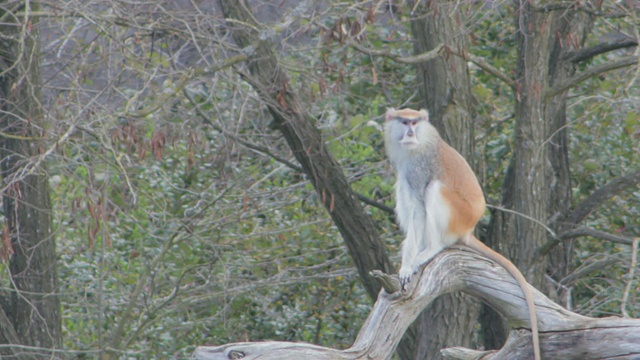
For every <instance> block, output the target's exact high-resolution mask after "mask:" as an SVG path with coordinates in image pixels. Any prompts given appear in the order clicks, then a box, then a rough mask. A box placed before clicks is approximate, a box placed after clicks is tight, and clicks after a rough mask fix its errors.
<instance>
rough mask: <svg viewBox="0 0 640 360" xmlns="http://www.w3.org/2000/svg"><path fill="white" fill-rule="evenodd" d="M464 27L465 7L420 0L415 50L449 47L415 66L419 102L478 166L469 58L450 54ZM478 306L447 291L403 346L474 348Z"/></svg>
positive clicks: (430, 353) (431, 351) (419, 350)
mask: <svg viewBox="0 0 640 360" xmlns="http://www.w3.org/2000/svg"><path fill="white" fill-rule="evenodd" d="M409 6H411V7H413V6H414V3H411V2H410V4H409ZM463 27H464V24H463V22H462V17H461V14H460V7H459V6H457V4H456V3H453V2H447V1H435V0H429V1H422V2H420V3H419V4H418V7H417V8H416V11H415V13H414V14H413V18H412V20H411V32H412V35H413V38H414V40H415V41H414V52H415V53H416V54H421V53H424V52H427V51H430V50H433V49H435V48H437V47H439V46H440V45H441V44H442V45H444V50H443V53H444V56H440V57H438V58H436V59H433V60H429V61H426V62H423V63H419V64H417V65H416V75H417V78H418V93H419V105H420V107H423V108H426V109H428V110H429V120H430V121H431V122H432V123H433V124H434V125H435V126H436V128H437V129H438V131H439V132H440V134H441V136H442V137H443V138H444V139H445V141H447V143H449V144H450V145H451V146H453V148H455V149H456V150H458V152H459V153H460V154H462V156H463V157H464V158H465V159H467V161H468V162H469V164H471V166H472V167H474V165H475V162H474V161H473V159H474V155H475V154H474V124H475V119H476V112H475V98H474V96H473V94H472V92H471V80H470V77H469V69H468V66H467V63H466V60H465V59H464V58H463V57H461V56H453V55H452V54H451V52H455V53H465V52H466V51H467V49H468V43H467V41H468V39H467V36H464V35H462V34H464V29H463ZM479 309H480V306H479V303H478V302H477V301H475V299H473V298H471V297H469V296H466V295H464V294H461V293H452V294H447V295H444V296H443V297H442V298H440V299H437V300H436V301H434V302H433V303H432V304H431V306H430V307H428V308H427V309H426V310H425V312H424V313H423V314H422V315H421V316H420V317H419V318H418V320H417V321H416V324H415V325H414V329H413V331H414V332H415V338H414V339H413V342H411V340H412V339H411V338H410V337H407V338H406V339H405V341H404V342H403V344H402V345H401V349H403V351H404V352H409V351H411V352H410V357H409V358H411V359H427V358H428V359H441V358H442V356H441V354H440V353H439V352H438V351H437V350H438V349H441V348H443V347H447V346H453V345H461V346H470V345H471V341H472V339H473V327H474V325H475V323H476V319H477V317H478V313H479ZM414 347H415V350H413V348H414ZM404 358H405V359H407V357H404Z"/></svg>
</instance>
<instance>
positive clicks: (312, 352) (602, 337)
mask: <svg viewBox="0 0 640 360" xmlns="http://www.w3.org/2000/svg"><path fill="white" fill-rule="evenodd" d="M390 279H391V280H390V282H391V283H393V276H391V277H390ZM391 287H392V288H393V284H392V285H391ZM532 290H533V295H534V297H535V303H536V308H537V313H538V323H539V326H540V330H541V332H540V343H541V347H542V355H543V357H544V358H546V359H569V360H571V359H575V360H578V359H580V360H584V359H607V358H609V359H612V358H616V359H632V358H638V357H639V356H640V320H638V319H622V318H617V317H616V318H613V317H612V318H603V319H595V318H588V317H584V316H581V315H578V314H575V313H572V312H570V311H568V310H566V309H564V308H562V307H561V306H559V305H557V304H556V303H554V302H552V301H551V300H549V299H548V298H547V297H546V296H544V295H543V294H542V293H540V292H539V291H537V290H535V289H532ZM453 291H464V292H467V293H469V294H471V295H474V296H477V297H480V298H482V299H483V300H484V301H486V302H487V303H489V305H490V306H491V307H493V308H494V309H497V310H498V311H499V312H500V313H502V315H504V316H505V317H506V318H507V319H508V320H509V324H511V327H512V329H514V330H512V332H511V334H510V337H509V339H508V341H507V343H506V344H505V346H504V347H503V348H502V349H500V350H499V351H482V352H480V351H476V350H468V349H462V348H455V349H444V350H442V352H443V354H444V355H445V356H446V357H448V358H450V359H472V358H473V359H476V358H478V357H477V356H478V355H483V356H484V357H483V359H530V358H533V347H532V341H531V332H530V331H529V327H530V323H529V317H528V312H527V306H526V303H525V300H524V296H523V294H522V291H521V289H520V287H519V286H518V284H517V283H516V282H515V280H513V278H511V276H510V275H508V273H507V272H506V271H505V270H504V269H503V268H502V267H500V266H498V265H497V264H495V263H493V262H491V261H489V260H488V259H486V258H484V257H483V256H481V255H479V254H477V253H475V252H472V251H471V250H469V249H467V248H452V249H447V250H445V251H443V252H442V253H440V254H439V255H437V256H436V257H435V258H434V259H433V260H432V261H431V262H430V263H428V264H427V265H426V267H425V268H424V269H423V271H422V274H421V276H420V277H419V278H418V279H417V282H416V283H415V284H414V287H413V288H411V289H410V290H409V291H407V292H406V293H400V292H394V293H392V294H388V293H386V292H385V291H384V290H383V291H381V292H380V295H379V296H378V300H377V302H376V303H375V305H374V307H373V309H372V311H371V313H370V314H369V317H368V319H367V320H366V321H365V323H364V324H363V326H362V328H361V329H360V333H359V334H358V337H357V338H356V340H355V342H354V344H353V345H352V346H351V347H350V348H348V349H345V350H336V349H331V348H326V347H321V346H317V345H311V344H304V343H291V342H276V341H269V342H261V343H251V342H246V343H235V344H226V345H222V346H216V347H207V346H203V347H199V348H197V349H196V351H195V352H194V354H193V356H192V359H197V360H222V359H240V358H242V359H258V358H259V359H261V360H269V359H274V360H288V359H308V360H314V359H334V360H335V359H338V360H339V359H390V358H391V356H392V355H393V352H394V350H395V348H396V346H397V345H398V343H399V341H400V339H401V338H402V336H403V334H404V332H405V331H406V329H407V328H408V327H409V325H410V324H411V323H412V322H413V321H414V320H415V319H416V317H417V316H418V315H419V314H420V313H421V311H422V310H423V309H424V308H425V307H426V306H427V305H429V304H430V303H431V302H432V301H433V300H434V299H435V298H437V297H438V296H440V295H442V294H446V293H450V292H453ZM474 356H476V357H474Z"/></svg>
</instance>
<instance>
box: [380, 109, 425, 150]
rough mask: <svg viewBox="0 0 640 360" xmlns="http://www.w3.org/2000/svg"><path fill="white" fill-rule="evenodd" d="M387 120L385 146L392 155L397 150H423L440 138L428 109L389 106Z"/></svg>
mask: <svg viewBox="0 0 640 360" xmlns="http://www.w3.org/2000/svg"><path fill="white" fill-rule="evenodd" d="M385 120H386V121H385V146H386V147H387V151H388V152H389V154H390V155H391V152H395V151H408V152H412V151H413V150H421V149H422V148H423V147H424V146H427V145H429V144H433V143H434V141H436V140H437V138H438V135H437V131H436V130H435V128H434V127H433V125H431V124H430V123H429V113H428V112H427V110H420V111H416V110H413V109H401V110H396V109H393V108H389V109H387V113H386V115H385Z"/></svg>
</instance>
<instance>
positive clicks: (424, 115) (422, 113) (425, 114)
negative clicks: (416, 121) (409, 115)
mask: <svg viewBox="0 0 640 360" xmlns="http://www.w3.org/2000/svg"><path fill="white" fill-rule="evenodd" d="M420 116H421V117H422V118H423V119H425V120H427V121H429V112H428V111H427V110H425V109H420Z"/></svg>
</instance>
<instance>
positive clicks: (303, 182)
mask: <svg viewBox="0 0 640 360" xmlns="http://www.w3.org/2000/svg"><path fill="white" fill-rule="evenodd" d="M0 19H1V20H0V155H1V160H0V171H1V173H2V180H3V182H2V187H1V190H2V195H3V197H2V203H3V207H2V215H3V222H2V243H1V245H2V246H1V252H0V256H1V258H2V261H1V262H0V274H2V275H0V310H2V311H0V355H2V356H7V358H20V359H23V358H24V359H31V358H47V359H48V358H51V357H52V356H53V357H57V358H69V359H74V358H78V359H83V358H100V359H115V358H123V359H137V358H139V359H147V358H163V359H167V358H176V359H180V358H188V357H189V356H190V354H191V353H192V352H193V350H194V348H195V347H196V346H198V345H213V344H222V343H227V342H235V341H246V340H251V341H257V340H262V339H273V340H290V341H304V342H310V343H315V344H321V345H323V346H329V347H335V348H346V347H348V346H349V345H350V344H351V343H352V342H353V340H354V338H355V335H356V334H357V333H358V330H359V328H360V325H361V324H362V322H363V321H364V320H365V318H366V317H367V315H368V314H369V311H370V309H371V305H372V304H373V301H375V297H376V295H377V293H378V290H379V288H378V287H377V285H375V283H373V282H372V281H371V279H369V278H368V277H367V276H366V274H367V273H368V271H370V270H373V269H380V270H385V271H387V272H394V270H393V269H394V268H398V267H399V266H398V265H399V257H398V252H399V245H400V242H401V240H402V236H401V234H400V232H399V230H398V228H397V226H396V224H395V219H394V215H393V210H392V209H393V206H394V200H393V183H394V177H393V173H392V170H391V168H390V165H389V163H388V161H387V159H386V157H385V154H384V148H383V141H382V124H383V121H384V119H383V116H382V115H383V114H384V111H385V110H386V108H387V107H395V108H401V107H412V108H426V109H428V110H429V111H430V113H431V119H432V121H433V122H434V124H436V126H437V127H438V128H439V129H440V131H441V133H442V134H443V137H444V138H445V139H446V140H447V141H448V142H450V143H451V144H452V146H454V147H455V148H457V149H458V150H459V151H460V152H461V153H462V154H463V155H464V156H465V157H466V158H467V159H468V161H469V162H470V163H471V164H472V166H473V167H474V169H475V170H476V174H477V175H478V178H479V180H480V182H481V184H482V186H483V188H484V190H485V196H486V198H487V203H488V204H489V207H488V209H487V212H486V216H485V218H484V219H483V220H482V222H481V224H480V226H479V229H478V236H479V238H481V239H482V240H483V241H485V242H487V243H488V244H490V245H491V246H492V247H494V248H496V249H497V250H498V251H499V252H501V253H502V254H504V255H505V256H506V257H508V258H510V259H512V261H513V262H514V263H515V264H516V265H518V267H519V268H520V269H521V271H522V272H523V274H525V276H526V277H527V279H528V280H529V281H530V282H531V283H532V284H533V285H534V286H535V287H536V288H538V289H539V290H540V291H542V292H544V293H545V294H547V295H548V296H549V297H551V298H552V299H554V300H555V301H557V302H558V303H559V304H561V305H562V306H565V307H567V308H568V309H571V310H572V311H575V312H577V313H580V314H584V315H588V316H593V317H600V316H611V315H617V316H629V317H638V316H640V299H639V298H638V296H639V295H638V294H639V291H638V290H639V289H640V285H639V284H640V282H639V281H638V280H639V278H640V274H639V272H638V271H637V267H638V265H637V261H636V253H637V247H638V246H637V245H638V238H640V216H639V214H640V206H639V204H640V188H639V187H638V184H639V183H640V167H639V165H638V164H640V81H639V76H640V70H639V68H638V65H637V64H638V58H639V57H640V53H639V50H638V46H637V45H638V39H639V38H640V34H639V33H638V29H640V6H639V5H638V3H637V2H635V1H600V0H593V1H584V0H583V1H526V0H513V1H500V0H497V1H490V0H486V1H466V0H458V1H444V0H422V1H417V2H414V1H410V0H398V1H390V0H371V1H368V0H365V1H337V0H325V1H298V0H278V1H268V0H251V1H244V0H243V1H233V0H219V1H205V0H177V1H173V0H166V1H163V0H148V1H147V0H139V1H132V0H115V1H113V0H112V1H107V0H64V1H63V0H44V1H38V2H35V1H29V0H26V1H12V0H1V1H0ZM634 269H635V271H634ZM454 313H455V314H458V315H457V317H456V318H455V319H456V321H446V320H445V319H451V317H452V315H451V314H454ZM498 319H499V317H497V316H495V315H494V314H493V313H492V310H491V309H489V308H483V307H482V306H481V305H480V303H479V302H478V301H477V300H474V299H471V298H469V297H468V296H465V295H461V294H454V295H451V296H450V298H448V299H446V300H443V301H442V302H440V303H437V304H434V308H433V309H430V310H427V311H426V312H425V314H424V316H423V317H421V318H419V319H418V320H417V321H416V323H415V324H414V327H413V328H412V329H411V331H409V332H408V333H407V335H406V336H405V340H404V342H403V344H402V345H401V347H400V348H399V349H398V353H397V356H398V358H402V359H437V358H439V354H438V352H437V349H440V348H442V347H443V346H452V345H459V346H475V347H487V348H490V347H499V346H501V342H502V341H503V340H504V338H505V336H506V335H505V330H504V324H503V323H502V321H500V320H498ZM478 320H479V321H478ZM442 334H447V336H446V337H445V336H444V335H442ZM52 349H55V350H52Z"/></svg>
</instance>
